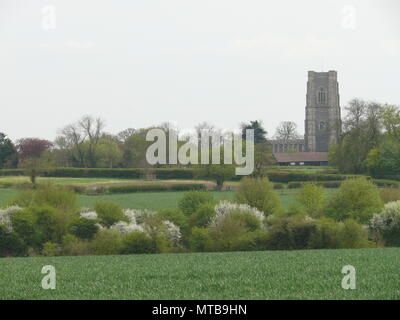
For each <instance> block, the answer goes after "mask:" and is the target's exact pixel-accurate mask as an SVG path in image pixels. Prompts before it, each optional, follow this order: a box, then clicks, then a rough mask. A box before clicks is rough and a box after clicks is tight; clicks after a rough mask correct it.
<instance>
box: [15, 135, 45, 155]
mask: <svg viewBox="0 0 400 320" xmlns="http://www.w3.org/2000/svg"><path fill="white" fill-rule="evenodd" d="M52 146H53V143H52V142H50V141H48V140H44V139H38V138H22V139H19V140H18V141H17V150H18V154H19V158H20V159H21V160H25V159H28V158H40V156H41V155H42V153H43V152H44V151H46V150H49V149H50V148H51V147H52Z"/></svg>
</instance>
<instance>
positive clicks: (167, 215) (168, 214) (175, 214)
mask: <svg viewBox="0 0 400 320" xmlns="http://www.w3.org/2000/svg"><path fill="white" fill-rule="evenodd" d="M157 216H158V217H159V218H160V219H161V220H168V221H171V222H173V223H174V224H175V225H177V226H178V227H179V228H180V229H181V231H182V233H183V234H184V235H187V234H188V233H189V231H190V226H189V222H188V217H187V216H186V215H185V214H183V213H182V211H180V210H179V209H161V210H160V211H158V212H157Z"/></svg>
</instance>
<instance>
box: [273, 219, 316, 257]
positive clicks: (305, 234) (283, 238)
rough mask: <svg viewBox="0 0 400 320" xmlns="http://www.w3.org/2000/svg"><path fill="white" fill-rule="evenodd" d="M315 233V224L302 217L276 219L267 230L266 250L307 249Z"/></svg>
mask: <svg viewBox="0 0 400 320" xmlns="http://www.w3.org/2000/svg"><path fill="white" fill-rule="evenodd" d="M315 231H316V224H315V222H314V221H311V220H307V219H305V218H303V217H288V218H281V219H278V220H276V221H275V222H274V223H273V224H272V226H270V227H269V229H268V240H267V248H268V249H269V250H298V249H308V247H309V242H310V240H311V238H312V236H313V234H314V233H315Z"/></svg>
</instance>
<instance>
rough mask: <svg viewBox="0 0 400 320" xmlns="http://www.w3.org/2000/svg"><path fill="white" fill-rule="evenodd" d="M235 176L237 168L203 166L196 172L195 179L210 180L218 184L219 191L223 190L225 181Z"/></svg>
mask: <svg viewBox="0 0 400 320" xmlns="http://www.w3.org/2000/svg"><path fill="white" fill-rule="evenodd" d="M234 176H235V166H234V165H228V164H203V165H199V166H198V167H197V168H196V171H195V177H199V178H203V179H210V180H213V181H215V182H216V184H217V189H222V186H223V184H224V182H225V181H227V180H230V179H232V178H233V177H234Z"/></svg>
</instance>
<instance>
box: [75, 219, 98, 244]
mask: <svg viewBox="0 0 400 320" xmlns="http://www.w3.org/2000/svg"><path fill="white" fill-rule="evenodd" d="M97 231H99V227H98V226H97V223H96V221H95V220H88V219H84V218H78V219H76V220H75V221H74V222H73V223H72V224H71V226H70V233H71V234H73V235H74V236H76V237H78V238H79V239H86V240H90V239H92V238H93V237H94V235H95V234H96V233H97Z"/></svg>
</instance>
